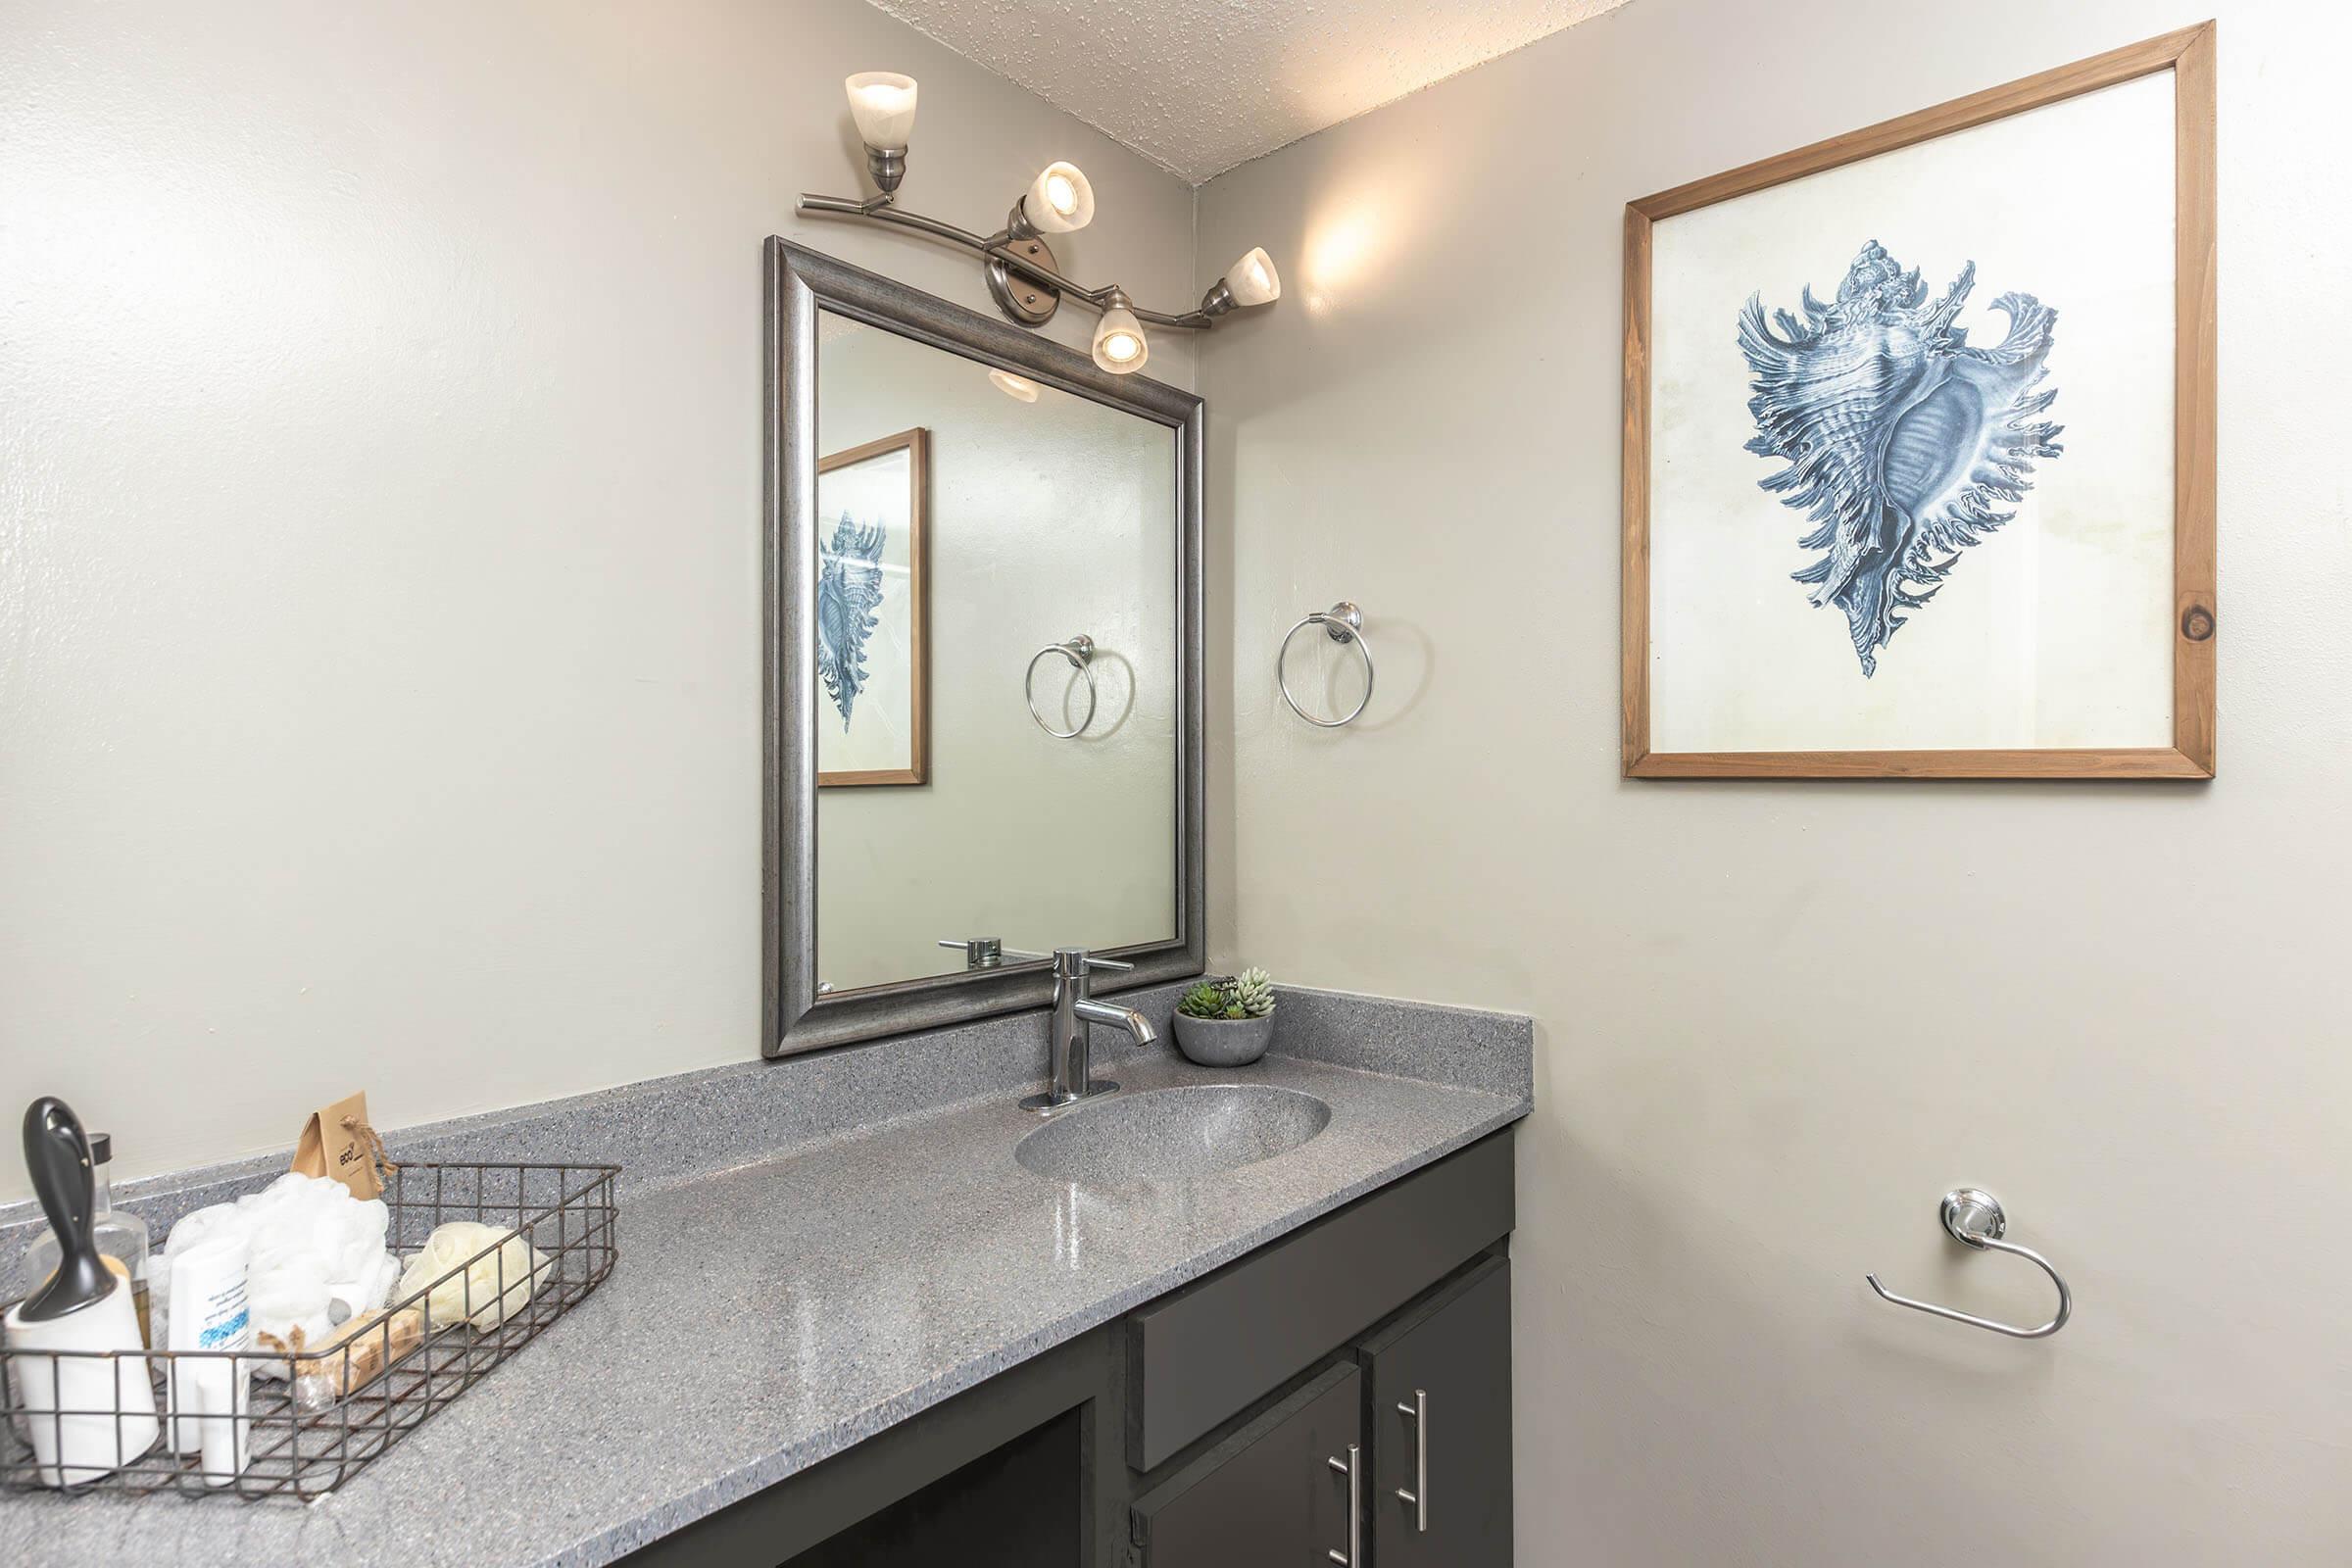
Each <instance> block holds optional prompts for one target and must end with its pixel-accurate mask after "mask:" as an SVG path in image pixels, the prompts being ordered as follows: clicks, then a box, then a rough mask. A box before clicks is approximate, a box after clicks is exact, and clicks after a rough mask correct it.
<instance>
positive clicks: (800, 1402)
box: [0, 1015, 1530, 1568]
mask: <svg viewBox="0 0 2352 1568" xmlns="http://www.w3.org/2000/svg"><path fill="white" fill-rule="evenodd" d="M1464 1016H1470V1015H1464ZM1484 1016H1488V1017H1493V1018H1495V1019H1496V1020H1497V1021H1500V1020H1501V1015H1484ZM1302 1022H1303V1020H1302ZM1518 1022H1519V1027H1520V1028H1522V1029H1523V1028H1524V1027H1525V1025H1524V1020H1519V1021H1518ZM1099 1070H1109V1071H1111V1072H1113V1073H1115V1075H1116V1076H1117V1077H1118V1078H1119V1079H1120V1080H1121V1081H1122V1083H1123V1084H1124V1085H1125V1086H1126V1089H1127V1091H1128V1092H1129V1093H1134V1092H1136V1091H1140V1090H1146V1089H1152V1088H1161V1087H1169V1086H1174V1085H1179V1084H1202V1083H1218V1082H1247V1083H1258V1084H1269V1085H1276V1086H1281V1087H1285V1088H1292V1089H1299V1090H1303V1091H1305V1092H1307V1093H1309V1094H1312V1095H1315V1096H1317V1097H1319V1098H1321V1099H1322V1100H1324V1101H1325V1102H1327V1103H1329V1104H1330V1105H1331V1107H1332V1116H1331V1122H1330V1125H1329V1126H1328V1127H1327V1128H1326V1129H1325V1130H1324V1131H1323V1133H1322V1134H1321V1135H1320V1136H1318V1137H1316V1138H1314V1139H1312V1140H1310V1141H1309V1142H1308V1143H1306V1144H1304V1145H1302V1146H1300V1147H1299V1148H1297V1149H1294V1150H1292V1151H1290V1152H1286V1153H1282V1154H1278V1155H1276V1156H1274V1157H1273V1158H1271V1159H1267V1160H1263V1161H1261V1162H1259V1163H1257V1164H1253V1165H1250V1166H1246V1167H1244V1168H1242V1169H1240V1170H1238V1171H1229V1172H1225V1173H1223V1174H1220V1175H1214V1176H1205V1177H1200V1178H1195V1179H1192V1180H1186V1181H1164V1182H1137V1183H1132V1184H1124V1185H1118V1186H1105V1187H1101V1188H1095V1187H1081V1186H1076V1185H1072V1184H1069V1183H1062V1182H1055V1181H1052V1180H1048V1179H1047V1178H1045V1177H1042V1176H1039V1175H1036V1174H1034V1173H1032V1172H1030V1171H1028V1170H1025V1169H1023V1168H1022V1167H1020V1166H1019V1165H1017V1164H1015V1163H1014V1160H1013V1146H1014V1144H1015V1143H1016V1142H1017V1141H1018V1140H1019V1138H1020V1137H1021V1135H1022V1134H1024V1133H1026V1132H1028V1131H1030V1130H1031V1129H1033V1128H1035V1127H1036V1126H1038V1125H1039V1123H1038V1121H1037V1119H1036V1118H1035V1117H1033V1116H1031V1115H1029V1114H1027V1113H1026V1112H1023V1111H1021V1110H1019V1109H1018V1108H1017V1107H1015V1106H1014V1104H1013V1103H1012V1102H1011V1098H1010V1097H1009V1096H1007V1095H1005V1094H1003V1093H999V1092H992V1093H991V1094H989V1095H988V1096H986V1097H984V1098H981V1099H977V1100H969V1101H965V1102H963V1103H959V1104H955V1105H950V1106H945V1107H940V1108H934V1109H929V1110H925V1111H922V1112H920V1113H917V1114H914V1115H908V1116H904V1117H902V1118H900V1119H898V1120H895V1121H891V1122H886V1123H883V1124H881V1125H878V1126H875V1127H871V1128H867V1129H863V1130H860V1131H857V1132H854V1133H848V1134H836V1135H833V1136H828V1137H820V1138H816V1139H813V1140H809V1141H805V1142H802V1143H799V1144H797V1145H794V1146H791V1147H787V1148H784V1149H780V1150H777V1151H776V1152H773V1153H772V1154H770V1155H768V1156H766V1157H763V1158H760V1159H759V1160H757V1161H755V1162H753V1163H748V1164H743V1165H739V1166H737V1167H736V1168H733V1169H729V1170H724V1171H720V1172H718V1173H716V1174H711V1175H705V1176H701V1177H698V1178H695V1179H692V1180H688V1181H685V1182H683V1183H682V1184H679V1185H673V1186H670V1187H667V1188H663V1189H658V1190H655V1191H651V1192H639V1193H634V1194H626V1195H624V1197H623V1200H622V1203H621V1210H620V1248H621V1252H620V1261H619V1263H618V1265H617V1266H616V1267H615V1269H614V1270H613V1276H612V1278H611V1279H609V1280H608V1281H607V1282H606V1283H605V1284H604V1285H603V1286H602V1287H601V1288H600V1289H599V1290H598V1291H597V1293H596V1294H595V1295H594V1296H593V1297H591V1298H590V1299H588V1300H587V1301H586V1302H584V1303H583V1304H581V1305H580V1306H579V1307H578V1308H576V1309H575V1310H574V1311H572V1312H571V1313H570V1314H569V1315H568V1316H567V1317H565V1318H564V1320H563V1321H562V1322H560V1323H558V1324H557V1325H556V1326H555V1327H554V1328H552V1329H551V1330H549V1331H548V1332H547V1333H546V1334H545V1335H544V1336H543V1337H542V1338H541V1339H540V1340H539V1341H538V1342H537V1343H536V1344H534V1345H532V1346H531V1347H529V1348H527V1349H525V1350H524V1351H523V1352H522V1353H520V1354H519V1355H517V1356H516V1357H515V1359H514V1360H513V1361H511V1362H510V1363H508V1364H507V1365H506V1366H504V1367H502V1368H500V1369H499V1370H498V1371H497V1372H496V1373H495V1374H494V1375H492V1376H491V1377H490V1378H488V1379H486V1380H485V1381H484V1382H483V1383H482V1384H481V1385H480V1386H478V1387H476V1388H474V1389H472V1390H470V1391H469V1392H468V1393H467V1394H466V1396H465V1397H464V1398H463V1399H462V1400H460V1401H459V1402H458V1403H457V1404H456V1405H454V1406H452V1407H451V1408H450V1409H449V1410H447V1411H445V1412H443V1413H441V1414H439V1415H437V1416H435V1417H434V1418H433V1419H432V1420H431V1421H429V1422H427V1423H425V1424H424V1426H422V1427H421V1428H419V1429H418V1430H417V1432H416V1433H415V1434H414V1435H413V1436H411V1437H410V1438H409V1439H408V1440H407V1441H405V1442H404V1443H402V1444H401V1445H400V1446H397V1447H396V1448H394V1449H393V1451H392V1452H390V1453H389V1454H387V1455H386V1456H385V1457H383V1458H382V1459H380V1460H378V1461H377V1462H376V1463H375V1464H374V1465H373V1466H371V1467H370V1468H369V1469H368V1471H367V1472H366V1473H365V1474H363V1475H361V1476H360V1477H358V1478H357V1479H355V1480H354V1481H352V1482H351V1483H350V1484H349V1485H347V1486H346V1487H345V1488H343V1489H342V1490H341V1491H339V1492H337V1493H335V1494H333V1495H330V1496H327V1497H325V1498H323V1499H321V1500H319V1502H316V1503H313V1504H310V1505H308V1506H303V1505H299V1504H288V1503H280V1502H267V1501H266V1502H258V1503H240V1502H237V1501H235V1500H233V1499H229V1498H224V1497H223V1498H196V1499H182V1498H178V1497H172V1496H159V1497H152V1498H145V1499H130V1498H123V1497H117V1496H111V1495H91V1496H87V1497H73V1498H67V1497H55V1496H48V1495H27V1494H22V1493H17V1494H9V1495H5V1496H0V1561H7V1562H10V1563H24V1564H49V1563H56V1564H69V1563H70V1564H90V1563H101V1562H118V1563H131V1562H158V1563H190V1564H199V1563H201V1564H213V1563H219V1564H224V1565H226V1564H251V1565H257V1568H259V1565H270V1564H289V1565H291V1564H297V1563H307V1564H320V1563H333V1564H338V1565H341V1568H367V1565H369V1564H376V1563H381V1564H385V1565H387V1568H389V1565H394V1564H397V1565H399V1568H430V1565H433V1564H450V1565H463V1568H506V1565H511V1564H564V1565H574V1564H580V1565H585V1564H596V1563H605V1562H610V1561H612V1560H613V1559H614V1558H617V1557H620V1556H622V1555H624V1554H625V1553H627V1552H628V1551H630V1550H631V1549H633V1548H634V1547H636V1546H639V1545H642V1544H645V1543H647V1542H649V1541H652V1540H655V1539H657V1538H659V1537H661V1536H662V1535H664V1534H666V1533H668V1532H669V1531H672V1530H675V1529H677V1528H678V1527H680V1526H681V1525H684V1524H687V1523H690V1522H691V1521H693V1520H695V1519H699V1518H701V1517H703V1516H704V1515H706V1514H709V1513H711V1512H713V1511H714V1510H716V1509H718V1508H721V1507H724V1506H725V1505H726V1504H728V1503H731V1502H734V1501H736V1500H737V1499H739V1498H742V1497H745V1496H748V1495H751V1494H753V1493H755V1492H758V1491H760V1489H761V1488H763V1487H766V1486H769V1485H771V1484H773V1483H774V1482H777V1481H779V1480H782V1479H783V1478H784V1477H786V1476H790V1475H793V1474H795V1473H796V1472H798V1471H801V1470H804V1469H806V1468H808V1467H809V1465H812V1464H814V1463H816V1462H817V1461H818V1460H820V1459H823V1458H825V1457H827V1456H828V1455H830V1454H833V1453H837V1452H839V1451H841V1450H842V1449H844V1448H847V1447H849V1446H852V1445H853V1444H856V1443H858V1441H860V1440H861V1439H864V1438H867V1437H870V1436H872V1435H873V1434H874V1433H876V1432H879V1431H881V1430H883V1429H884V1428H886V1427H889V1426H891V1425H892V1424H894V1423H896V1422H898V1421H902V1420H905V1419H906V1418H907V1417H908V1416H910V1415H913V1414H914V1413H916V1412H917V1411H920V1410H923V1409H925V1408H927V1407H929V1406H931V1405H933V1404H936V1403H938V1402H940V1401H941V1400H943V1399H945V1398H947V1397H950V1396H951V1395H954V1394H956V1393H958V1392H959V1391H961V1390H964V1389H967V1388H970V1387H972V1386H973V1385H975V1384H977V1383H980V1382H982V1381H984V1380H985V1379H987V1378H989V1377H990V1376H992V1375H994V1374H995V1373H998V1372H1001V1371H1003V1370H1005V1368H1006V1367H1008V1366H1012V1365H1014V1364H1015V1363H1017V1362H1020V1361H1022V1360H1025V1359H1027V1358H1028V1357H1030V1356H1032V1355H1035V1354H1037V1353H1038V1352H1039V1351H1041V1350H1044V1349H1046V1348H1050V1347H1052V1346H1054V1345H1057V1344H1060V1343H1062V1342H1063V1341H1066V1340H1069V1339H1071V1338H1074V1337H1075V1336H1077V1335H1079V1334H1081V1333H1083V1332H1085V1331H1086V1330H1087V1329H1090V1328H1092V1327H1094V1326H1096V1325H1097V1324H1100V1323H1103V1322H1105V1321H1107V1320H1109V1319H1111V1318H1113V1317H1116V1316H1117V1315H1118V1314H1120V1313H1121V1312H1124V1311H1126V1310H1127V1309H1129V1308H1130V1307H1133V1306H1136V1305H1138V1304H1140V1303H1142V1302H1144V1301H1148V1300H1150V1299H1152V1298H1154V1297H1156V1296H1159V1295H1161V1294H1163V1293H1165V1292H1167V1291H1169V1290H1171V1289H1173V1288H1175V1287H1176V1286H1179V1285H1182V1284H1183V1283H1185V1282H1186V1281H1188V1280H1191V1279H1194V1278H1196V1277H1198V1276H1199V1275H1201V1274H1203V1273H1205V1272H1207V1271H1208V1270H1210V1269H1212V1268H1215V1267H1216V1266H1218V1265H1219V1264H1221V1263H1225V1262H1228V1261H1230V1260H1231V1259H1233V1258H1235V1257H1238V1256H1240V1255H1241V1254H1243V1253H1244V1252H1247V1251H1249V1250H1250V1249H1252V1248H1254V1247H1257V1246H1260V1245H1262V1244H1263V1243H1265V1242H1266V1241H1268V1240H1270V1239H1271V1238H1273V1237H1275V1236H1278V1235H1280V1234H1282V1233H1283V1232H1285V1231H1288V1230H1291V1229H1293V1228H1295V1227H1296V1226H1298V1225H1300V1224H1302V1223H1304V1222H1305V1221H1307V1220H1309V1219H1312V1218H1313V1217H1315V1216H1316V1215H1318V1214H1322V1213H1324V1212H1326V1211H1328V1210H1330V1209H1333V1208H1336V1207H1338V1206H1339V1205H1340V1204H1342V1203H1345V1202H1347V1201H1349V1200H1350V1199H1353V1198H1357V1197H1360V1196H1361V1195H1363V1194H1364V1193H1367V1192H1370V1191H1371V1190H1372V1189H1374V1188H1376V1187H1379V1186H1381V1185H1383V1184H1384V1183H1387V1182H1390V1181H1393V1180H1395V1179H1396V1178H1397V1177H1398V1176H1400V1175H1403V1174H1404V1173H1406V1172H1408V1171H1410V1170H1413V1169H1415V1168H1417V1167H1419V1166H1421V1165H1425V1164H1427V1163H1429V1162H1430V1161H1431V1160H1434V1159H1436V1158H1438V1157H1439V1156H1440V1155H1443V1154H1445V1153H1447V1152H1451V1151H1452V1150H1455V1149H1458V1148H1461V1147H1462V1146H1464V1145H1466V1144H1468V1143H1470V1142H1472V1141H1473V1140H1475V1139H1477V1138H1479V1137H1481V1136H1483V1135H1485V1134H1487V1133H1489V1132H1492V1131H1494V1130H1495V1129H1496V1128H1499V1127H1501V1126H1503V1125H1505V1124H1506V1123H1509V1122H1511V1121H1513V1120H1516V1119H1517V1118H1518V1117H1520V1116H1522V1115H1524V1114H1526V1112H1527V1110H1528V1108H1529V1103H1530V1102H1529V1097H1528V1095H1527V1094H1526V1093H1525V1091H1524V1089H1523V1088H1518V1087H1517V1086H1515V1085H1514V1086H1512V1087H1513V1088H1514V1089H1516V1091H1517V1092H1504V1093H1495V1092H1491V1091H1489V1090H1487V1089H1473V1088H1455V1087H1446V1086H1443V1085H1439V1084H1433V1083H1429V1082H1424V1081H1420V1080H1417V1079H1413V1078H1404V1077H1397V1076H1390V1075H1386V1074H1382V1073H1378V1072H1370V1071H1363V1070H1358V1069H1355V1068H1352V1067H1343V1066H1339V1065H1335V1064H1333V1063H1331V1062H1328V1061H1321V1060H1310V1059H1300V1058H1299V1057H1292V1056H1270V1057H1268V1058H1267V1059H1266V1060H1265V1061H1263V1062H1261V1063H1259V1064H1258V1065H1256V1066H1254V1067H1248V1068H1243V1069H1239V1070H1238V1071H1234V1072H1217V1071H1211V1070H1209V1069H1205V1068H1198V1067H1193V1066H1191V1065H1189V1064H1187V1063H1185V1062H1184V1061H1182V1060H1181V1059H1179V1058H1177V1057H1175V1056H1173V1055H1172V1054H1166V1053H1164V1052H1155V1053H1147V1054H1121V1055H1120V1056H1119V1058H1118V1059H1116V1060H1113V1061H1109V1062H1106V1063H1104V1064H1103V1069H1099Z"/></svg>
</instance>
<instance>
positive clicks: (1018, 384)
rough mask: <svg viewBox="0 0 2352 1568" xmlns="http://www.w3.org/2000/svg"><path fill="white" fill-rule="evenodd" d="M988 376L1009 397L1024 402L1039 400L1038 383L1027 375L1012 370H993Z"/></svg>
mask: <svg viewBox="0 0 2352 1568" xmlns="http://www.w3.org/2000/svg"><path fill="white" fill-rule="evenodd" d="M988 378H989V379H990V380H991V381H994V382H995V383H996V385H997V390H998V391H1000V392H1002V393H1004V394H1005V396H1006V397H1008V398H1014V399H1017V400H1018V401H1020V402H1022V403H1035V402H1036V401H1037V383H1036V382H1035V381H1032V380H1030V379H1029V378H1028V377H1027V376H1024V375H1015V374H1013V373H1012V372H1011V371H1010V370H991V371H989V372H988Z"/></svg>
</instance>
